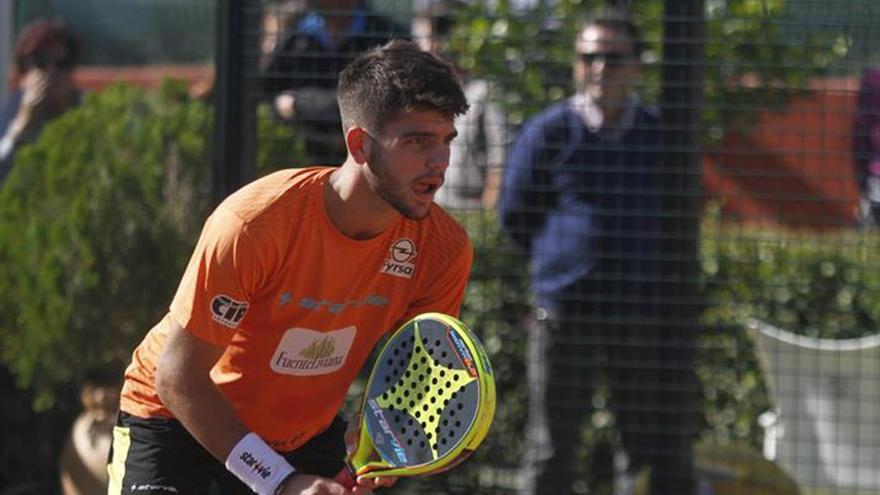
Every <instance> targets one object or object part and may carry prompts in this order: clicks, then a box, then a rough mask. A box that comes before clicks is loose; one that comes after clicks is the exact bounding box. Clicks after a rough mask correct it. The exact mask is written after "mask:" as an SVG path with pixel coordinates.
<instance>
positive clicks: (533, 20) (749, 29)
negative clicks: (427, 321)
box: [0, 0, 880, 495]
mask: <svg viewBox="0 0 880 495" xmlns="http://www.w3.org/2000/svg"><path fill="white" fill-rule="evenodd" d="M440 2H441V0H414V1H413V2H410V1H408V0H384V1H378V0H377V1H375V2H372V3H369V2H364V1H360V0H298V1H297V0H293V1H266V0H263V1H260V0H241V1H238V2H235V1H231V0H230V1H223V2H219V3H217V5H216V6H214V5H213V4H212V5H211V6H208V4H207V3H206V2H180V1H178V2H161V1H157V0H149V1H148V0H143V1H140V2H127V3H130V4H131V5H130V6H129V7H130V9H128V10H127V11H125V12H120V11H116V10H114V9H113V8H112V7H111V6H110V5H109V3H102V2H100V1H98V0H90V1H89V2H86V3H84V2H76V4H77V6H76V7H74V6H73V4H72V3H69V2H50V1H42V2H19V3H18V4H19V6H18V10H17V11H16V15H17V17H16V19H17V21H16V22H17V23H19V24H21V23H23V22H24V20H25V19H26V18H28V16H31V15H35V12H38V11H39V9H43V11H42V12H50V13H55V14H58V15H61V16H63V17H65V18H68V19H69V20H70V21H71V22H72V23H74V24H75V25H76V26H78V27H81V28H82V30H83V32H84V33H85V34H86V38H87V40H89V41H88V44H87V46H91V48H93V49H94V50H93V52H92V55H89V56H90V57H92V59H91V60H92V61H93V63H95V64H104V65H106V64H122V63H123V61H124V60H126V61H131V62H135V63H146V62H151V63H175V64H176V63H182V64H210V63H211V61H212V59H213V57H214V56H215V55H214V54H215V53H216V57H217V58H216V61H215V62H216V71H217V72H216V77H215V78H214V84H213V87H212V91H211V92H210V95H211V99H210V100H208V101H210V102H211V105H212V106H213V109H214V121H213V126H214V127H213V139H212V144H211V146H212V149H213V150H214V154H213V156H214V158H213V170H214V178H213V184H214V189H215V194H214V198H215V200H217V199H219V198H220V197H222V196H224V195H225V194H228V193H229V192H230V191H231V190H232V189H234V188H235V187H237V186H238V185H240V184H241V183H243V182H244V181H246V180H249V179H250V178H251V177H254V176H257V175H263V174H265V173H268V172H270V171H272V170H275V169H278V168H283V167H302V166H312V165H323V164H326V165H338V164H340V163H341V162H342V160H343V159H344V157H345V149H344V142H343V140H342V132H341V128H340V124H339V121H338V114H337V113H336V112H337V110H336V107H335V101H334V97H335V94H334V90H335V77H336V73H337V72H338V70H339V69H340V68H341V67H342V66H344V65H345V63H347V62H348V61H350V60H351V59H352V58H353V57H354V56H356V55H357V54H358V53H361V52H362V51H364V50H366V49H368V48H369V47H370V46H375V45H377V44H381V43H383V42H384V41H385V40H387V39H390V38H395V37H408V38H413V39H416V40H417V41H422V42H425V43H426V44H425V47H426V48H430V49H436V50H437V51H438V53H439V54H440V55H441V56H443V57H446V58H448V59H449V60H450V61H451V62H452V63H454V64H455V65H456V66H457V67H458V68H459V69H460V71H461V74H462V77H463V81H464V83H465V88H466V90H467V94H468V97H469V100H470V103H471V105H472V109H471V111H470V112H469V113H468V114H466V115H465V116H462V117H460V118H459V119H457V121H456V127H457V128H458V131H459V137H458V139H457V140H456V142H455V144H454V146H453V150H452V156H451V159H450V167H449V169H448V170H447V174H446V184H445V185H444V187H443V190H442V191H441V193H439V194H438V197H437V200H438V202H440V203H442V204H443V205H444V206H445V207H446V208H447V209H448V210H449V211H451V212H453V214H454V215H456V216H457V217H458V218H459V219H460V221H461V222H462V224H463V225H464V226H465V227H466V228H467V229H468V231H469V233H470V235H471V238H472V240H473V243H474V246H475V250H476V251H475V255H476V257H475V263H474V269H473V272H472V274H471V282H470V285H469V287H468V289H467V297H466V302H465V308H464V310H463V315H462V317H463V319H464V321H466V322H467V323H469V324H470V325H471V326H472V327H473V328H474V329H475V330H476V332H477V333H478V334H479V335H480V336H481V337H482V338H483V340H484V343H485V344H486V346H487V348H488V350H489V352H490V357H491V359H492V363H493V365H494V367H495V369H496V377H497V381H498V392H499V404H498V409H497V417H496V420H495V423H494V425H493V429H492V431H491V432H490V434H489V436H488V438H487V440H486V442H485V443H484V445H483V446H482V447H481V448H480V449H479V451H477V452H476V453H475V454H474V456H473V457H472V458H471V459H469V460H468V461H467V462H466V463H464V464H463V465H461V466H459V467H457V468H456V469H454V470H451V471H449V472H447V473H443V474H440V475H436V476H433V477H429V478H425V479H408V480H401V481H400V482H399V483H398V485H397V487H395V489H394V491H395V493H413V494H415V493H419V494H429V493H438V494H439V493H481V494H482V493H516V492H519V491H521V490H526V489H527V488H528V484H529V480H530V479H533V478H530V477H532V476H534V477H535V479H540V480H545V481H542V483H554V484H552V485H551V484H542V485H541V486H543V487H544V489H543V491H542V490H541V488H540V487H539V489H538V490H537V491H536V492H535V493H573V494H574V493H590V494H606V493H607V494H612V493H614V494H624V493H626V494H646V495H647V494H649V493H655V494H656V493H685V492H684V491H682V487H684V486H686V485H688V484H690V486H692V487H694V489H695V490H699V493H701V494H704V493H705V494H709V493H712V494H719V495H720V494H743V495H745V494H750V495H751V494H756V493H773V494H787V493H792V494H794V493H802V494H868V493H877V492H878V491H880V350H878V349H880V343H878V341H877V335H878V334H880V271H878V270H877V266H880V265H878V263H880V237H878V235H877V230H876V228H877V225H878V224H880V216H878V215H880V210H878V208H880V206H878V205H880V27H878V26H880V4H878V3H877V2H875V1H873V0H822V1H820V0H699V1H697V0H631V1H617V2H614V1H609V2H602V1H598V0H460V1H454V0H447V1H446V2H443V3H440ZM608 7H612V8H613V11H612V12H611V14H609V16H610V17H612V18H614V19H615V20H613V21H609V22H608V23H606V24H602V25H601V26H602V27H603V29H606V31H609V32H611V34H613V35H620V34H621V33H623V35H622V39H623V41H622V42H621V41H620V38H621V37H620V36H618V38H613V36H612V38H613V39H612V40H611V41H608V39H606V38H603V36H606V35H608V33H604V32H603V33H604V34H603V33H599V32H598V31H597V30H595V29H593V30H591V31H590V30H588V29H587V28H588V27H589V26H590V25H591V24H590V23H585V22H584V21H585V17H586V16H588V14H595V13H596V12H597V11H598V10H600V9H603V11H604V9H606V8H608ZM138 9H142V10H138ZM622 12H624V13H628V14H629V15H630V16H631V19H632V20H633V22H634V25H635V26H636V27H637V30H638V31H637V33H638V39H639V40H640V41H641V43H639V44H637V43H635V41H636V34H635V32H632V31H627V29H626V28H622V27H621V24H619V23H616V22H618V20H619V19H617V18H616V17H614V16H615V15H618V14H620V13H622ZM606 13H607V11H606ZM151 19H153V20H152V21H151ZM156 19H162V20H164V21H167V25H166V24H165V22H158V21H156ZM111 27H112V29H111ZM600 31H601V30H600ZM144 40H147V41H144ZM615 40H616V41H615ZM89 44H90V45H89ZM638 48H641V49H640V50H639V49H638ZM89 60H90V59H89V58H88V57H87V58H86V61H87V62H88V61H89ZM542 336H543V337H544V338H543V339H542ZM548 336H549V337H551V338H550V339H549V341H548V340H547V337H548ZM539 371H540V372H541V373H543V374H541V373H539ZM542 380H543V381H542ZM542 383H543V386H541V384H542ZM360 386H361V385H356V386H355V387H354V388H353V390H352V392H351V397H352V400H351V403H350V404H349V405H348V406H347V410H348V412H351V410H352V408H353V407H355V406H356V402H357V397H358V393H359V391H360V390H361V388H359V387H360ZM536 419H543V420H544V421H543V422H540V421H536ZM542 435H543V436H542ZM548 435H549V436H548ZM548 438H552V439H555V445H554V446H555V447H556V450H555V454H556V455H555V456H554V455H553V454H554V451H551V450H549V449H548V448H547V447H548V445H547V442H546V440H547V439H548ZM563 440H564V441H563ZM546 480H550V481H546ZM22 486H23V485H22ZM551 486H552V488H550V487H551ZM0 493H3V492H2V490H0Z"/></svg>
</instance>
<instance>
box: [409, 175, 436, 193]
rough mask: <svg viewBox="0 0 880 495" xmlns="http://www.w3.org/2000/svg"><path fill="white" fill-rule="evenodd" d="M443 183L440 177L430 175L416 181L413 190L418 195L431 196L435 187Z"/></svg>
mask: <svg viewBox="0 0 880 495" xmlns="http://www.w3.org/2000/svg"><path fill="white" fill-rule="evenodd" d="M442 185H443V178H442V177H430V178H425V179H421V180H419V181H416V183H415V184H414V185H413V191H415V192H416V194H418V195H420V196H433V195H434V193H435V192H437V189H440V186H442Z"/></svg>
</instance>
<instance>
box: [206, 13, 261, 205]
mask: <svg viewBox="0 0 880 495" xmlns="http://www.w3.org/2000/svg"><path fill="white" fill-rule="evenodd" d="M217 9H218V10H217V48H216V50H217V53H216V60H215V82H214V94H213V97H214V136H213V150H214V156H213V160H212V163H213V173H212V179H213V183H212V194H213V200H214V202H215V203H219V202H220V201H221V200H222V199H223V198H225V197H226V196H228V195H229V194H230V193H231V192H233V191H235V190H236V189H238V188H239V187H241V186H242V185H244V184H245V183H246V182H248V181H249V180H250V179H252V178H253V175H254V170H255V166H254V157H255V155H256V91H253V90H252V89H251V86H252V85H253V79H249V77H248V76H249V75H252V74H254V73H255V72H256V67H257V61H256V57H255V55H254V54H255V53H256V52H257V50H256V36H249V35H248V33H251V32H256V30H255V29H252V28H250V27H251V26H255V25H257V19H256V16H254V15H248V14H249V13H251V14H252V13H253V12H259V1H258V0H220V2H218V4H217Z"/></svg>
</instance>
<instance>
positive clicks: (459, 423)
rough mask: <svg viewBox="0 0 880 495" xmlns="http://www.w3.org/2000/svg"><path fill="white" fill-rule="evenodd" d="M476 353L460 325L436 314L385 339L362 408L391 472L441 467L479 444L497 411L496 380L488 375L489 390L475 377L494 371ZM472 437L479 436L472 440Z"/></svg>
mask: <svg viewBox="0 0 880 495" xmlns="http://www.w3.org/2000/svg"><path fill="white" fill-rule="evenodd" d="M474 351H477V353H476V354H475V352H474ZM481 351H482V349H481V346H480V345H479V342H478V341H476V340H475V338H474V337H473V336H472V335H471V334H470V333H469V332H468V331H467V329H466V327H464V324H462V323H460V322H458V321H457V320H455V319H454V318H451V317H449V316H447V315H440V314H427V315H421V316H420V317H417V318H415V319H413V320H411V321H410V322H408V323H407V324H406V325H404V326H403V327H402V328H401V329H400V330H398V331H397V332H396V333H395V334H394V335H393V336H392V337H391V338H390V339H389V340H388V342H387V343H386V344H385V347H384V348H383V350H382V352H381V353H380V355H379V357H378V358H377V364H376V366H374V369H373V374H372V376H371V378H370V381H369V384H368V386H367V390H366V395H365V401H364V411H363V414H364V423H365V426H366V429H367V431H368V434H369V436H370V438H371V440H372V444H373V448H374V450H375V451H376V453H378V454H379V456H380V457H381V459H382V460H383V461H384V464H385V465H386V466H387V467H388V469H395V468H413V467H417V466H423V465H429V464H434V465H436V467H437V468H438V469H439V468H440V467H442V465H443V464H444V461H452V460H455V459H456V458H461V456H462V455H464V450H465V448H466V447H467V448H469V449H472V448H473V447H474V445H473V444H474V443H479V441H480V440H482V436H484V435H485V430H487V429H488V427H487V425H486V424H485V422H486V421H487V420H488V421H491V411H493V410H494V382H492V380H491V376H489V377H488V382H491V383H488V385H487V378H486V377H485V376H480V375H481V373H482V374H483V375H486V374H491V369H490V368H489V367H488V362H487V363H486V364H485V365H483V362H482V361H483V360H484V358H485V355H484V354H482V352H481ZM487 402H490V403H491V404H490V406H491V407H488V408H487V404H486V403H487ZM487 409H489V412H488V418H487ZM475 434H479V435H482V436H480V438H479V439H477V441H476V442H474V435H475ZM469 451H470V450H468V452H469Z"/></svg>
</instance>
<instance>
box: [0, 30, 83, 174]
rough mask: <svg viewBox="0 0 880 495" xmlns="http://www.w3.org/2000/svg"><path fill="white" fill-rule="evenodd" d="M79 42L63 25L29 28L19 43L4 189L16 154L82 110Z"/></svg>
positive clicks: (1, 128)
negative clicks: (68, 113) (78, 82)
mask: <svg viewBox="0 0 880 495" xmlns="http://www.w3.org/2000/svg"><path fill="white" fill-rule="evenodd" d="M79 56H80V43H79V38H78V36H77V35H76V34H75V33H74V32H73V31H72V30H71V29H70V28H69V27H67V26H66V25H65V24H64V23H63V22H62V21H60V20H58V19H43V20H38V21H36V22H34V23H33V24H31V25H29V26H27V27H26V28H25V29H24V31H23V32H22V33H21V35H20V36H19V38H18V41H17V42H16V45H15V52H14V54H13V60H14V65H13V67H12V75H11V77H10V84H9V88H10V90H11V94H10V95H9V97H7V99H6V101H5V102H4V103H3V106H2V109H0V136H2V137H0V184H2V182H3V181H4V180H5V178H6V175H7V174H8V173H9V171H10V170H11V168H12V166H13V159H14V156H15V152H16V150H17V149H18V148H19V147H20V146H21V145H23V144H26V143H30V142H33V141H34V140H35V139H36V138H37V136H39V135H40V132H41V131H42V129H43V126H45V125H46V123H48V122H49V121H51V120H52V119H55V118H56V117H58V116H60V115H61V114H63V113H64V112H66V111H67V110H69V109H71V108H72V107H74V106H76V105H78V104H79V102H80V99H81V91H80V90H79V88H77V87H76V84H75V83H74V81H73V70H74V69H75V68H76V65H77V64H78V62H79Z"/></svg>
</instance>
